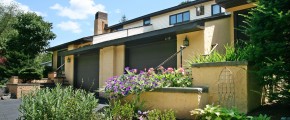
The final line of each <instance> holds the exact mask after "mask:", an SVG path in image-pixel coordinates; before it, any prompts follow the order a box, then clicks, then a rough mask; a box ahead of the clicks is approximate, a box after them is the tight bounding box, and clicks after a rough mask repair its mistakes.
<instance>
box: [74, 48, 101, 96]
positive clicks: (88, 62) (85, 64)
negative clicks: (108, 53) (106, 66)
mask: <svg viewBox="0 0 290 120" xmlns="http://www.w3.org/2000/svg"><path fill="white" fill-rule="evenodd" d="M74 73H75V74H74V75H75V80H74V86H75V87H76V88H81V89H85V90H87V91H92V92H95V90H97V89H98V88H99V50H98V51H97V52H91V53H87V54H80V55H76V57H75V71H74Z"/></svg>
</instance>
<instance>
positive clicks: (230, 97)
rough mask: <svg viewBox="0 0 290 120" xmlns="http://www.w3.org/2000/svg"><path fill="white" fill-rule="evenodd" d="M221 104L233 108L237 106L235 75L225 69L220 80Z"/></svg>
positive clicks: (219, 93) (219, 94)
mask: <svg viewBox="0 0 290 120" xmlns="http://www.w3.org/2000/svg"><path fill="white" fill-rule="evenodd" d="M218 96H219V104H220V105H221V106H223V107H227V108H231V107H233V106H234V105H235V84H234V79H233V74H232V72H231V71H230V69H228V68H224V69H223V70H222V71H221V73H220V76H219V80H218Z"/></svg>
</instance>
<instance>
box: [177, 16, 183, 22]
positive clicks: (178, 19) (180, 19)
mask: <svg viewBox="0 0 290 120" xmlns="http://www.w3.org/2000/svg"><path fill="white" fill-rule="evenodd" d="M180 22H182V14H177V23H180Z"/></svg>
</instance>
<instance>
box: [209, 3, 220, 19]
mask: <svg viewBox="0 0 290 120" xmlns="http://www.w3.org/2000/svg"><path fill="white" fill-rule="evenodd" d="M214 6H219V13H216V14H213V7H214ZM220 13H222V7H221V6H220V5H219V4H213V5H211V15H212V16H213V15H218V14H220Z"/></svg>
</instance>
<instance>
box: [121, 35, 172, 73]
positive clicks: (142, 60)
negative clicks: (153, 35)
mask: <svg viewBox="0 0 290 120" xmlns="http://www.w3.org/2000/svg"><path fill="white" fill-rule="evenodd" d="M138 41H141V40H138ZM176 46H177V42H176V37H169V39H164V38H162V39H161V40H160V38H159V40H154V41H150V42H143V43H142V42H141V43H140V42H139V43H137V42H136V43H131V44H127V45H126V58H125V61H126V67H130V68H135V69H138V70H144V69H145V68H146V69H149V68H155V67H157V66H158V65H159V64H161V63H162V62H163V61H165V60H166V59H167V58H169V57H170V56H171V55H173V54H174V53H176V51H177V47H176ZM176 66H177V57H176V56H175V57H174V58H172V59H171V60H169V61H168V62H167V63H165V64H164V65H163V67H165V68H167V67H173V68H176Z"/></svg>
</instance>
